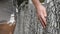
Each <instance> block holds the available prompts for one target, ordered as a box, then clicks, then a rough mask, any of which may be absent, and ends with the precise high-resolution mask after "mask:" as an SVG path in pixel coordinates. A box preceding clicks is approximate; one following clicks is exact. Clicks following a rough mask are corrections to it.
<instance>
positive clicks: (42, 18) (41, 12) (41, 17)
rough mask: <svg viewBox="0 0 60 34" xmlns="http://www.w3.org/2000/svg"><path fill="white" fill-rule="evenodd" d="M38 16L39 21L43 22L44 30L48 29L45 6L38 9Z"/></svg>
mask: <svg viewBox="0 0 60 34" xmlns="http://www.w3.org/2000/svg"><path fill="white" fill-rule="evenodd" d="M37 16H38V19H39V20H40V21H41V24H42V26H43V28H46V24H47V23H46V17H47V13H46V8H45V7H44V6H43V5H40V6H38V7H37Z"/></svg>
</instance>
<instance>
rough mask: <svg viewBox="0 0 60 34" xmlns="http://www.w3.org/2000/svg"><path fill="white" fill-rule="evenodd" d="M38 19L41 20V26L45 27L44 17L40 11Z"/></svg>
mask: <svg viewBox="0 0 60 34" xmlns="http://www.w3.org/2000/svg"><path fill="white" fill-rule="evenodd" d="M38 19H39V20H40V21H41V24H42V26H43V28H46V24H47V23H46V18H45V17H44V14H43V13H40V15H38Z"/></svg>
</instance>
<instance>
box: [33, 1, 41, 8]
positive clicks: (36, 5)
mask: <svg viewBox="0 0 60 34" xmlns="http://www.w3.org/2000/svg"><path fill="white" fill-rule="evenodd" d="M32 2H33V4H34V6H35V7H36V8H38V7H39V6H40V5H41V3H40V2H39V0H32Z"/></svg>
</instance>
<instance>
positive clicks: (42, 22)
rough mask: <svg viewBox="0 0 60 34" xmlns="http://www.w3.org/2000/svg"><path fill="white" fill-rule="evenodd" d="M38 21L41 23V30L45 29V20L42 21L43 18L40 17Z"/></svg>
mask: <svg viewBox="0 0 60 34" xmlns="http://www.w3.org/2000/svg"><path fill="white" fill-rule="evenodd" d="M40 21H41V24H42V26H43V28H45V27H46V20H44V18H42V17H40Z"/></svg>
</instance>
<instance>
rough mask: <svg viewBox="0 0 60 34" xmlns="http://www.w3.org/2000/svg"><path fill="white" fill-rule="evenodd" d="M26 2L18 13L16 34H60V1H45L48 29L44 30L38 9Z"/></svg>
mask: <svg viewBox="0 0 60 34" xmlns="http://www.w3.org/2000/svg"><path fill="white" fill-rule="evenodd" d="M26 2H29V1H24V2H23V3H22V4H21V5H20V7H19V10H18V11H19V12H18V13H17V17H18V20H17V22H18V23H17V28H18V29H17V30H18V31H17V33H15V34H60V33H59V32H60V1H59V0H45V2H44V4H43V5H44V6H45V7H46V9H47V14H48V18H47V23H48V24H47V27H46V29H43V28H42V25H41V23H40V21H39V20H38V19H37V15H36V9H35V7H34V5H33V4H31V3H28V4H26Z"/></svg>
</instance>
